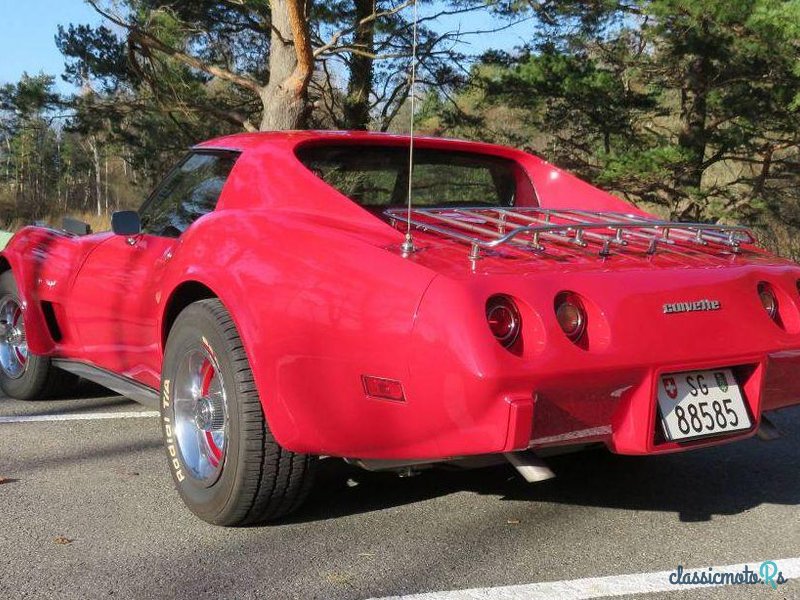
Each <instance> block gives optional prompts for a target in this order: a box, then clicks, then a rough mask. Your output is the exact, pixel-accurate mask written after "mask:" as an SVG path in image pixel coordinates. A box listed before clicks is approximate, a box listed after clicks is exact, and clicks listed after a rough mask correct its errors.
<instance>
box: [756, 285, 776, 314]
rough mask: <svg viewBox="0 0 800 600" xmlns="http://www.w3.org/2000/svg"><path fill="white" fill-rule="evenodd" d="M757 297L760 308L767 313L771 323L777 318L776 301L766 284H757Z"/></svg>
mask: <svg viewBox="0 0 800 600" xmlns="http://www.w3.org/2000/svg"><path fill="white" fill-rule="evenodd" d="M758 297H759V298H760V299H761V306H763V307H764V310H765V311H767V314H768V315H769V318H770V319H772V320H773V321H775V320H777V318H778V299H777V298H776V297H775V293H774V292H773V291H772V290H771V289H770V287H769V285H768V284H766V283H760V284H758Z"/></svg>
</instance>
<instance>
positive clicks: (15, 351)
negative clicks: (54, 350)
mask: <svg viewBox="0 0 800 600" xmlns="http://www.w3.org/2000/svg"><path fill="white" fill-rule="evenodd" d="M21 307H22V301H21V300H20V297H19V290H18V289H17V282H16V280H15V279H14V275H13V273H12V272H11V271H6V272H5V273H3V274H2V275H0V321H2V322H3V324H4V325H6V326H7V327H11V329H12V331H10V332H6V333H0V388H2V390H3V392H4V393H5V395H6V396H9V397H11V398H15V399H17V400H46V399H48V398H52V397H54V396H60V395H63V394H65V393H68V392H69V391H70V390H72V389H74V386H75V384H76V383H77V381H78V378H77V377H75V376H74V375H72V374H71V373H67V372H66V371H63V370H61V369H59V368H57V367H54V366H53V365H52V363H51V361H50V358H49V357H47V356H37V355H35V354H31V353H30V352H28V343H27V338H26V336H25V323H24V320H23V318H22V312H23V311H22V308H21Z"/></svg>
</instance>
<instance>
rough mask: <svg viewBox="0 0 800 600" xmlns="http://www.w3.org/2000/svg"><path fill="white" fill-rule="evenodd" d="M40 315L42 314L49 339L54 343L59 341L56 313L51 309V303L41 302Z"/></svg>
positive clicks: (59, 329) (59, 333)
mask: <svg viewBox="0 0 800 600" xmlns="http://www.w3.org/2000/svg"><path fill="white" fill-rule="evenodd" d="M42 313H44V321H45V323H47V331H49V332H50V337H51V338H53V341H54V342H60V341H61V337H62V335H61V328H60V327H59V326H58V319H57V318H56V311H55V309H54V308H53V303H52V302H42Z"/></svg>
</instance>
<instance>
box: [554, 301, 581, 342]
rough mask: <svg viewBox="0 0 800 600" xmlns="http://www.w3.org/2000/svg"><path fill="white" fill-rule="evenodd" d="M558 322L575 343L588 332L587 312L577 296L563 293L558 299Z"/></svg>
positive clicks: (556, 304) (556, 303)
mask: <svg viewBox="0 0 800 600" xmlns="http://www.w3.org/2000/svg"><path fill="white" fill-rule="evenodd" d="M555 310H556V320H557V321H558V325H559V326H560V327H561V330H562V331H563V332H564V334H565V335H566V336H567V337H568V338H569V339H570V340H571V341H573V342H577V341H579V340H580V339H581V337H583V334H584V332H585V331H586V310H584V308H583V304H582V303H581V301H580V298H578V296H577V295H576V294H573V293H570V292H563V293H561V294H559V295H558V296H557V297H556V302H555Z"/></svg>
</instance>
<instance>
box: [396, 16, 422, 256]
mask: <svg viewBox="0 0 800 600" xmlns="http://www.w3.org/2000/svg"><path fill="white" fill-rule="evenodd" d="M418 21H419V19H418V15H417V0H414V25H413V29H412V31H413V34H412V41H411V82H410V84H409V91H410V94H411V118H410V119H409V121H410V125H409V133H408V210H407V211H406V239H405V241H404V242H403V244H402V246H400V249H401V250H402V251H403V254H411V253H412V252H414V251H415V250H416V248H415V247H414V239H413V238H412V237H411V196H412V193H413V186H414V118H415V116H416V108H417V98H416V96H417V94H416V91H417V89H416V88H417V23H418Z"/></svg>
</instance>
